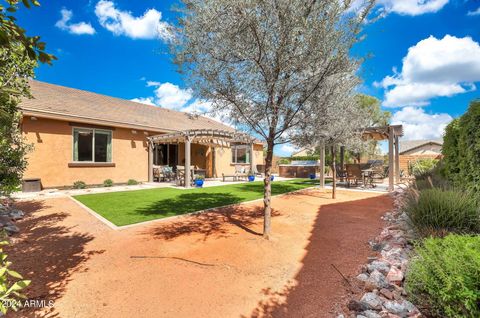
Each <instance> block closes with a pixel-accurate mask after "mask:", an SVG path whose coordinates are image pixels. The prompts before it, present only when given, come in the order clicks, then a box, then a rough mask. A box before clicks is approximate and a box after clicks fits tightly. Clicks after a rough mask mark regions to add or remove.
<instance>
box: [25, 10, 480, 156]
mask: <svg viewBox="0 0 480 318" xmlns="http://www.w3.org/2000/svg"><path fill="white" fill-rule="evenodd" d="M358 1H360V0H358ZM378 3H379V4H378V6H377V7H376V11H377V12H380V11H381V12H383V13H384V17H383V18H381V19H379V20H378V21H376V22H375V23H372V24H370V25H368V26H367V27H366V29H365V31H364V33H365V35H366V39H365V40H364V41H363V42H362V43H360V44H359V45H357V46H356V47H355V49H354V51H353V54H354V55H358V56H366V55H368V56H369V58H368V59H367V60H366V62H365V63H364V65H363V66H362V70H361V76H362V78H363V80H364V83H363V85H362V86H361V88H360V90H361V91H362V92H365V93H367V94H371V95H374V96H376V97H378V98H379V99H380V100H382V103H383V108H384V109H387V110H389V111H391V112H392V113H393V114H394V116H393V123H401V124H403V125H404V127H405V132H406V135H405V139H427V138H436V137H441V134H442V131H443V128H444V127H445V125H446V124H447V123H448V122H449V121H450V120H451V119H452V118H454V117H457V116H459V115H461V114H462V113H463V112H465V110H466V108H467V107H468V103H469V101H471V100H472V99H474V98H479V97H480V94H479V93H478V88H477V86H479V82H480V45H479V43H480V27H479V26H480V1H478V0H468V1H465V0H379V1H378ZM173 4H174V2H173V1H152V0H144V1H126V0H115V1H105V0H95V1H93V0H77V1H71V0H70V1H67V0H58V1H50V2H48V1H42V6H41V7H40V8H34V9H32V10H21V11H20V12H19V14H18V19H19V23H20V24H21V25H22V26H23V27H25V28H26V29H27V30H28V32H29V33H30V34H31V35H34V34H35V35H40V36H41V37H42V39H43V40H44V41H46V42H47V48H48V50H49V51H50V52H52V53H53V54H55V55H56V56H57V57H58V61H55V62H54V63H53V66H46V65H42V66H40V67H39V68H38V69H37V72H36V77H37V79H38V80H41V81H46V82H49V83H54V84H60V85H65V86H70V87H75V88H80V89H84V90H89V91H93V92H97V93H101V94H106V95H111V96H115V97H120V98H125V99H135V100H136V101H140V102H144V103H148V104H155V105H161V106H163V107H169V108H174V109H178V110H185V111H190V110H193V109H195V110H197V111H205V110H207V109H208V107H209V104H208V103H205V102H202V101H200V100H198V99H196V98H195V96H193V93H192V91H191V90H190V89H189V88H188V87H185V85H184V84H183V82H182V79H181V77H180V76H179V74H177V73H176V68H175V66H174V65H173V64H172V63H171V57H170V56H169V55H168V48H167V46H166V45H165V39H166V38H167V37H168V34H166V33H164V32H162V31H163V30H164V29H165V26H166V25H167V24H168V23H174V22H175V13H174V12H173V11H172V10H171V8H172V5H173ZM292 149H293V147H292V146H291V145H284V146H281V147H278V149H277V151H276V152H277V154H280V155H287V154H289V152H291V151H292Z"/></svg>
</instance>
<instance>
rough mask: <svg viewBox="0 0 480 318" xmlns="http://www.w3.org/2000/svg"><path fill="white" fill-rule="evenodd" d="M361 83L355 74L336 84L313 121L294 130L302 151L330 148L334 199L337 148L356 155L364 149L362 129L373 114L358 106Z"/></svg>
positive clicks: (311, 118)
mask: <svg viewBox="0 0 480 318" xmlns="http://www.w3.org/2000/svg"><path fill="white" fill-rule="evenodd" d="M359 83H360V81H359V79H358V78H357V77H356V76H355V75H353V73H346V74H344V75H342V76H339V77H338V78H336V79H334V80H333V83H332V85H330V89H329V91H328V94H326V95H324V96H323V97H322V101H323V103H324V107H317V108H315V109H314V112H312V113H311V114H310V115H311V116H310V117H308V118H305V120H304V121H303V123H302V125H300V126H299V127H298V128H297V129H296V130H295V135H294V143H295V144H296V145H299V146H302V147H309V148H313V147H318V146H320V145H321V147H327V148H329V149H330V152H331V155H332V163H331V168H332V174H333V183H332V189H333V191H332V198H333V199H335V198H336V176H337V166H336V156H337V148H338V147H339V146H344V147H346V148H347V149H350V150H352V151H354V152H356V151H359V150H360V149H361V148H362V147H363V144H362V138H361V137H362V133H363V130H362V128H365V127H366V126H367V124H368V123H369V122H370V113H369V112H368V111H366V109H365V108H364V107H361V105H359V103H358V99H357V98H356V96H355V94H354V93H355V92H354V90H355V88H356V87H357V86H358V84H359Z"/></svg>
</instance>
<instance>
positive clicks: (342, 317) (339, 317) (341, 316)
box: [337, 314, 345, 318]
mask: <svg viewBox="0 0 480 318" xmlns="http://www.w3.org/2000/svg"><path fill="white" fill-rule="evenodd" d="M337 318H345V315H344V314H340V315H338V316H337Z"/></svg>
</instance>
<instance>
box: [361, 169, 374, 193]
mask: <svg viewBox="0 0 480 318" xmlns="http://www.w3.org/2000/svg"><path fill="white" fill-rule="evenodd" d="M374 172H375V170H373V169H371V168H369V169H363V170H362V177H363V187H364V188H367V187H368V186H370V187H371V188H374V187H375V184H373V179H372V174H373V173H374Z"/></svg>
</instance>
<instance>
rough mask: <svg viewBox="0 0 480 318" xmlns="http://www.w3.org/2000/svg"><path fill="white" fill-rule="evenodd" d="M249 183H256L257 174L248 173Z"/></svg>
mask: <svg viewBox="0 0 480 318" xmlns="http://www.w3.org/2000/svg"><path fill="white" fill-rule="evenodd" d="M248 181H249V182H253V181H255V173H253V172H252V171H250V172H249V173H248Z"/></svg>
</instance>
